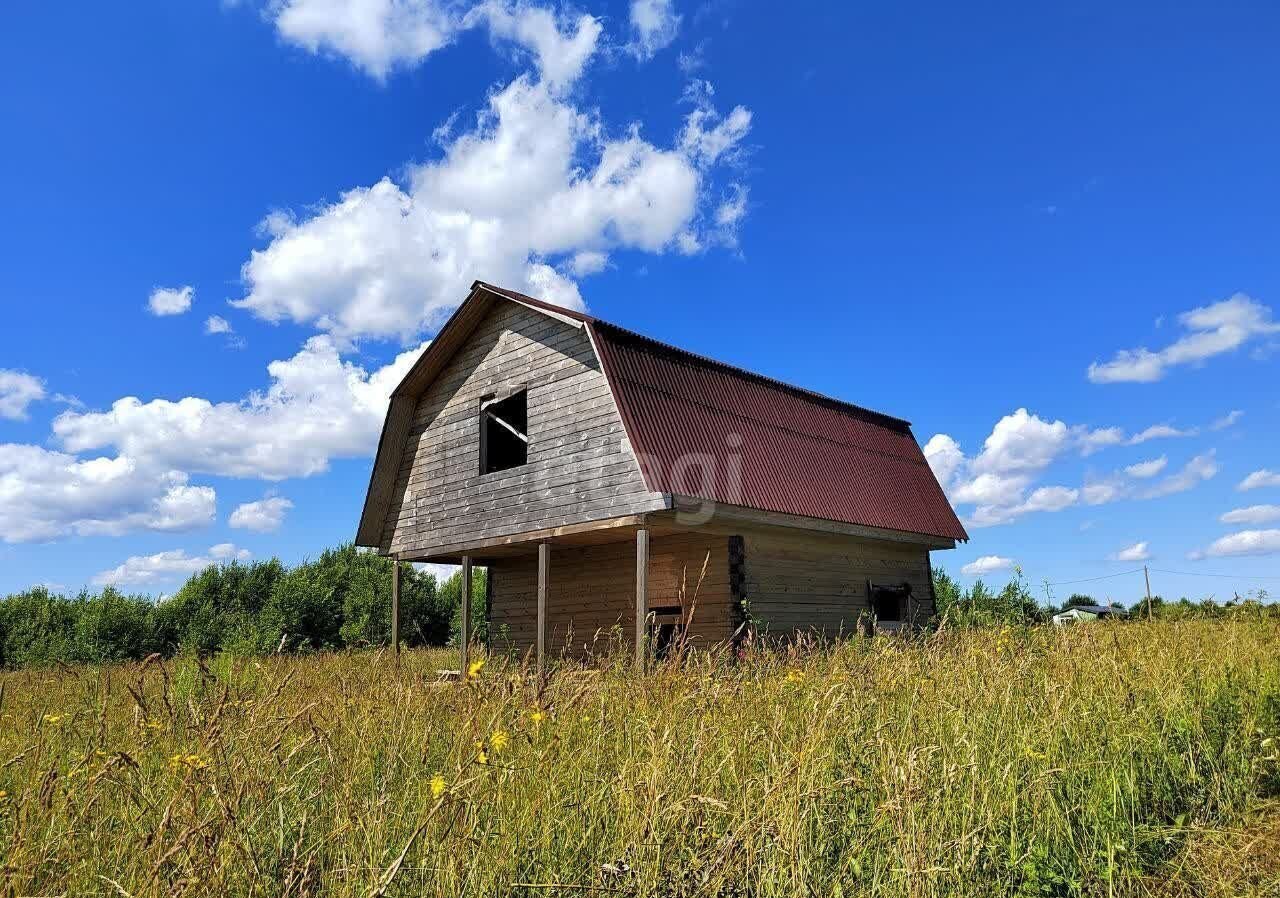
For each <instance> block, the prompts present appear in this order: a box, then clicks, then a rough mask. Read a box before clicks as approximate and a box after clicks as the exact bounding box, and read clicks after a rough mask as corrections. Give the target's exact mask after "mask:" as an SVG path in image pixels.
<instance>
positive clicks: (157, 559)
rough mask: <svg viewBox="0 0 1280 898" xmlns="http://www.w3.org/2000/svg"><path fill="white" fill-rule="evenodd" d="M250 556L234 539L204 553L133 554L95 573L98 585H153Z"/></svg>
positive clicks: (243, 559) (183, 577) (182, 551)
mask: <svg viewBox="0 0 1280 898" xmlns="http://www.w3.org/2000/svg"><path fill="white" fill-rule="evenodd" d="M250 557H251V555H250V553H249V551H248V550H247V549H237V548H236V547H235V546H234V545H232V544H231V543H218V545H216V546H211V547H210V548H209V551H208V553H206V554H204V555H196V556H191V555H188V554H187V553H186V551H185V550H183V549H170V550H169V551H167V552H157V553H155V554H154V555H131V556H129V557H128V558H126V559H125V560H124V561H123V562H122V563H121V564H119V565H117V566H116V567H113V568H110V569H108V570H105V571H101V572H100V573H98V574H95V575H94V577H93V583H94V585H95V586H115V587H122V586H151V585H154V584H159V583H170V582H173V581H176V580H179V579H185V578H187V577H189V576H191V575H192V574H195V573H199V572H200V571H202V570H204V569H205V568H207V567H208V566H209V565H211V564H220V563H225V562H229V561H246V560H248V559H249V558H250Z"/></svg>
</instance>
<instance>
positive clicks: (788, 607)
mask: <svg viewBox="0 0 1280 898" xmlns="http://www.w3.org/2000/svg"><path fill="white" fill-rule="evenodd" d="M743 555H744V558H743V586H742V591H743V593H744V596H745V598H746V601H747V604H748V609H749V613H750V616H751V619H752V621H753V626H754V628H755V630H756V632H757V633H760V634H762V635H765V636H769V637H787V636H790V635H793V634H795V633H797V632H799V633H811V634H814V635H819V636H824V637H837V636H841V635H850V634H852V633H855V632H857V630H858V624H859V619H860V618H864V619H865V617H866V616H869V614H870V604H869V602H868V597H867V581H868V580H870V581H872V582H873V583H876V584H882V583H883V584H900V583H902V582H904V581H905V582H908V583H910V584H911V587H912V600H911V602H910V606H909V608H908V610H907V615H906V616H907V618H908V620H912V621H914V622H915V623H917V624H919V623H923V622H924V621H926V620H928V619H929V618H930V617H932V616H933V614H934V598H933V582H932V579H931V576H930V572H929V552H928V549H926V548H924V547H923V546H911V545H904V544H900V543H888V542H877V541H872V540H864V539H860V538H856V537H848V536H839V535H835V534H825V533H815V532H813V531H796V530H791V529H786V528H781V527H778V528H770V529H767V530H754V531H751V530H748V531H744V534H743Z"/></svg>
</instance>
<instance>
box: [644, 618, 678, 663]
mask: <svg viewBox="0 0 1280 898" xmlns="http://www.w3.org/2000/svg"><path fill="white" fill-rule="evenodd" d="M649 615H650V623H649V645H650V646H652V648H653V657H654V660H656V661H665V660H666V659H667V658H669V657H671V653H672V652H673V651H674V650H675V649H676V647H677V646H679V645H680V642H681V640H682V639H683V638H684V609H682V608H681V607H680V606H679V605H665V606H659V607H656V608H650V609H649Z"/></svg>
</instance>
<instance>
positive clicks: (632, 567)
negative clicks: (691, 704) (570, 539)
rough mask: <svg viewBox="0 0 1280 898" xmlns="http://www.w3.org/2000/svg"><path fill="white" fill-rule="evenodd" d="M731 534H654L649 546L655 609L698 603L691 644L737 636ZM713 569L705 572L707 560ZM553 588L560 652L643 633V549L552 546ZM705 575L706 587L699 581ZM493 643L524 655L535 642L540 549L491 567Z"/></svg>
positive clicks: (552, 622) (553, 633)
mask: <svg viewBox="0 0 1280 898" xmlns="http://www.w3.org/2000/svg"><path fill="white" fill-rule="evenodd" d="M728 550H729V538H728V537H725V536H714V535H709V534H697V533H690V534H680V535H673V536H663V537H654V538H653V539H652V541H651V543H650V548H649V552H650V554H649V607H650V608H657V607H662V606H670V605H680V604H682V602H681V595H682V585H683V595H684V600H683V606H684V607H685V608H686V609H688V608H689V607H690V606H693V605H694V603H695V601H696V608H694V611H693V622H692V625H691V627H690V629H689V637H690V640H691V644H692V645H694V646H711V645H714V644H716V643H719V642H722V641H724V640H726V639H728V637H729V619H730V616H729V595H730V590H729V551H728ZM704 564H705V565H706V574H705V575H703V574H702V570H703V565H704ZM549 573H550V576H549V577H548V580H547V582H548V587H549V588H548V593H547V631H548V635H549V641H548V645H549V646H550V649H549V650H550V652H551V654H552V657H555V656H557V655H559V654H560V653H562V652H565V653H567V654H569V655H573V656H575V657H576V656H580V655H582V654H584V653H585V650H586V649H587V647H590V646H592V645H594V646H595V648H594V649H593V650H604V649H605V648H606V647H607V645H608V643H609V641H610V639H611V638H612V637H613V635H614V634H613V633H612V632H611V631H612V630H613V628H614V627H615V626H617V627H619V628H620V634H621V638H622V640H623V643H624V644H625V645H626V646H630V644H631V643H630V640H631V638H632V636H631V634H633V633H634V632H635V630H634V626H635V609H636V601H635V596H636V591H635V590H636V546H635V541H634V540H630V541H627V542H621V543H608V544H606V545H598V546H586V547H581V548H571V547H568V546H556V545H552V546H551V563H550V565H549ZM700 577H701V584H699V578H700ZM488 582H489V588H490V590H491V591H492V592H491V593H490V598H489V641H490V645H491V646H492V647H493V649H494V650H495V651H500V652H513V653H517V654H523V653H524V652H526V651H528V650H529V649H530V648H531V647H532V646H533V644H534V636H535V626H536V608H537V586H538V558H537V555H536V554H531V555H528V556H521V557H518V558H504V559H495V560H494V561H493V562H492V564H491V566H490V567H489V581H488Z"/></svg>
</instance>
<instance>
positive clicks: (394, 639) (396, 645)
mask: <svg viewBox="0 0 1280 898" xmlns="http://www.w3.org/2000/svg"><path fill="white" fill-rule="evenodd" d="M391 650H392V652H393V653H394V654H395V658H396V662H397V663H399V661H400V559H399V558H392V559H391Z"/></svg>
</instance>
